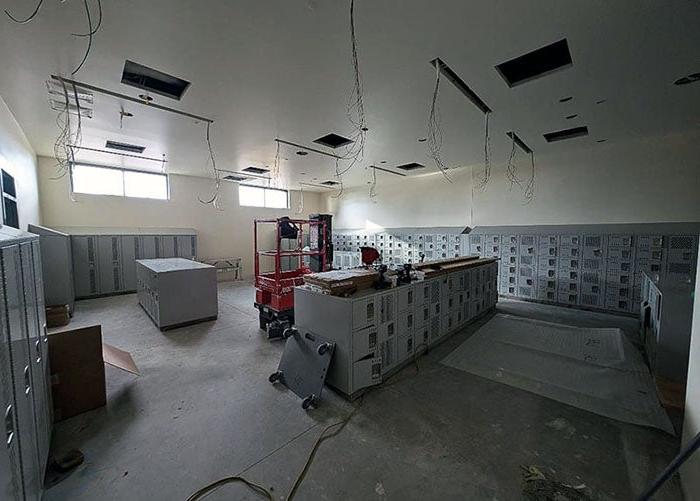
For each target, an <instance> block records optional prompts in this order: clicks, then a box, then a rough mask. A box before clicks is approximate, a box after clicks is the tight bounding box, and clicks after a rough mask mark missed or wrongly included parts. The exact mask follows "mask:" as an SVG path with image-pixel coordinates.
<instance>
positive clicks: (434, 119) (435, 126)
mask: <svg viewBox="0 0 700 501" xmlns="http://www.w3.org/2000/svg"><path fill="white" fill-rule="evenodd" d="M439 95H440V66H439V65H435V86H434V88H433V97H432V100H431V103H430V115H429V117H428V141H427V145H428V156H429V157H430V158H431V159H432V160H433V162H435V166H436V167H437V168H438V169H439V170H440V172H441V173H442V175H443V176H444V177H445V179H447V180H448V181H449V182H450V183H451V182H452V179H450V176H449V175H448V174H447V167H446V166H445V163H444V162H443V160H442V157H441V153H440V150H441V149H442V127H441V125H440V107H439V105H438V97H439Z"/></svg>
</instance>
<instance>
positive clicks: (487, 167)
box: [475, 111, 491, 191]
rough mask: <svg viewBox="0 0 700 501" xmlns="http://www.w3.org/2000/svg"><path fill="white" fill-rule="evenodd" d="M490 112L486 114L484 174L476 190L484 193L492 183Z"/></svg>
mask: <svg viewBox="0 0 700 501" xmlns="http://www.w3.org/2000/svg"><path fill="white" fill-rule="evenodd" d="M490 115H491V112H490V111H487V112H486V113H484V117H485V118H484V172H483V174H482V176H481V177H480V179H479V180H478V182H477V185H476V186H475V188H476V189H477V190H480V191H484V190H485V189H486V186H487V185H488V184H489V181H491V133H490V130H489V117H490Z"/></svg>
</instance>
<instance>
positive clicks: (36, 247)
mask: <svg viewBox="0 0 700 501" xmlns="http://www.w3.org/2000/svg"><path fill="white" fill-rule="evenodd" d="M32 256H33V258H34V280H35V282H34V284H35V291H36V310H37V318H38V319H39V329H40V330H39V337H40V339H41V354H42V357H41V359H42V362H43V364H42V365H43V370H44V372H43V374H44V382H45V385H44V386H45V394H46V402H45V403H46V416H47V421H46V422H47V434H48V435H47V436H48V439H47V440H48V443H49V444H50V443H51V423H53V403H52V398H51V384H50V383H49V381H50V378H51V371H50V370H49V346H48V342H49V340H48V339H47V331H46V302H45V301H44V277H43V271H42V269H43V268H42V265H41V245H40V243H39V240H34V241H33V242H32Z"/></svg>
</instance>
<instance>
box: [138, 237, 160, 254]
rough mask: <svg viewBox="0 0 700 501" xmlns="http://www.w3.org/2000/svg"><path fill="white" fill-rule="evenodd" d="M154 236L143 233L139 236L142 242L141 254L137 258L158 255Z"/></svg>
mask: <svg viewBox="0 0 700 501" xmlns="http://www.w3.org/2000/svg"><path fill="white" fill-rule="evenodd" d="M156 238H157V237H156V236H155V235H144V236H142V237H141V242H142V243H143V247H142V254H141V257H139V258H137V259H155V258H156V257H158V256H157V255H156Z"/></svg>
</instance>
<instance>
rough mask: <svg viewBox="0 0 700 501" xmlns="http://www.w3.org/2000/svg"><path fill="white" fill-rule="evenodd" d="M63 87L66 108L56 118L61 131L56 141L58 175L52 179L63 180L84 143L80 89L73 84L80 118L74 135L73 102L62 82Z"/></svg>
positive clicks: (55, 154)
mask: <svg viewBox="0 0 700 501" xmlns="http://www.w3.org/2000/svg"><path fill="white" fill-rule="evenodd" d="M61 85H62V87H63V98H64V106H63V109H62V110H59V112H58V115H57V116H56V125H58V128H59V130H60V132H59V134H58V137H57V138H56V141H55V142H54V157H55V158H56V175H55V176H54V177H52V178H51V179H61V178H62V177H64V176H65V175H67V174H68V173H69V172H70V168H71V164H72V163H74V162H75V153H76V151H80V147H81V145H82V141H83V120H82V109H81V107H80V99H79V97H78V89H77V87H76V86H75V84H73V86H72V87H73V88H72V94H73V97H74V99H75V108H76V116H77V117H78V119H77V123H76V127H75V134H73V133H72V122H71V118H70V116H71V111H70V109H71V102H70V95H69V90H68V87H66V83H65V82H64V81H63V80H61Z"/></svg>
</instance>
